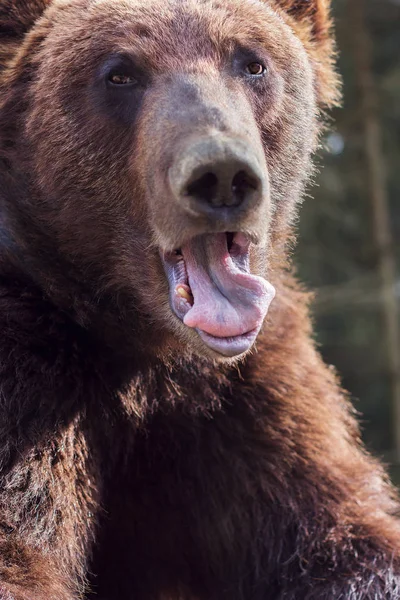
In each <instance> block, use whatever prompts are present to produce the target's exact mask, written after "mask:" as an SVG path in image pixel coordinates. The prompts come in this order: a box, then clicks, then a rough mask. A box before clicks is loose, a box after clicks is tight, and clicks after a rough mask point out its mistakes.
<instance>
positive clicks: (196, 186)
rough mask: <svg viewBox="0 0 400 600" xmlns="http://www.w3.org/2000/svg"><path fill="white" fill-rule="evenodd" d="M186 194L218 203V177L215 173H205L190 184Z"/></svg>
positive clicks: (204, 200)
mask: <svg viewBox="0 0 400 600" xmlns="http://www.w3.org/2000/svg"><path fill="white" fill-rule="evenodd" d="M186 195H187V196H192V197H193V198H196V200H200V201H202V202H209V203H210V204H216V202H217V198H218V177H217V176H216V175H215V173H211V172H208V173H205V174H204V175H202V176H201V177H199V178H198V179H196V181H193V182H192V183H190V184H189V185H188V187H187V191H186Z"/></svg>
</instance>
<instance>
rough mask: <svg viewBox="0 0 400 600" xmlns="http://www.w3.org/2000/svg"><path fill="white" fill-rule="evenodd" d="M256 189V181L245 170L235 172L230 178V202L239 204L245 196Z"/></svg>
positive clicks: (234, 204)
mask: <svg viewBox="0 0 400 600" xmlns="http://www.w3.org/2000/svg"><path fill="white" fill-rule="evenodd" d="M257 189H258V182H257V181H256V179H255V178H254V177H251V176H250V175H249V174H248V173H246V172H245V171H239V172H238V173H236V175H235V176H234V178H233V180H232V204H233V206H239V205H240V204H242V202H243V201H244V200H245V198H246V196H247V195H248V194H249V193H251V192H254V191H256V190H257Z"/></svg>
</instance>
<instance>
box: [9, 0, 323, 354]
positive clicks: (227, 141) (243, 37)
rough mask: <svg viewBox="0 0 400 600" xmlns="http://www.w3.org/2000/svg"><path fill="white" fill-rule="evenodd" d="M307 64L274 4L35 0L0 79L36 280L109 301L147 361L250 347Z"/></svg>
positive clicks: (287, 198) (288, 213) (307, 110)
mask: <svg viewBox="0 0 400 600" xmlns="http://www.w3.org/2000/svg"><path fill="white" fill-rule="evenodd" d="M40 8H41V10H40V13H42V8H43V7H42V6H41V7H40ZM285 15H286V13H285ZM314 67H315V65H313V59H312V56H311V55H310V53H309V52H308V51H307V48H306V45H305V44H304V43H302V42H301V41H300V39H299V37H298V36H297V35H295V33H294V31H293V28H292V27H291V24H290V23H289V22H288V21H287V20H286V19H285V18H283V13H282V12H280V11H279V7H278V5H276V4H275V3H274V4H272V3H271V4H270V3H261V2H254V1H252V0H245V1H243V0H230V1H229V2H214V1H212V0H204V1H202V2H198V1H195V0H185V2H170V3H167V4H166V5H165V6H163V7H162V9H161V10H160V4H159V2H157V1H156V0H151V1H148V0H146V2H144V0H142V1H136V0H135V1H134V0H132V1H129V2H126V1H124V2H122V1H115V0H112V1H111V0H101V1H90V2H89V1H87V0H85V1H83V0H74V1H73V2H68V1H65V0H59V1H55V2H52V3H50V4H49V6H48V7H47V8H46V10H44V12H43V14H41V17H40V18H39V19H37V20H35V23H34V24H33V26H32V27H31V29H30V32H29V35H28V36H27V37H26V38H25V40H24V43H23V45H22V47H21V48H20V50H19V52H17V53H16V55H15V56H14V57H13V59H12V60H11V62H10V63H9V65H8V68H6V69H5V71H4V73H3V75H2V87H3V89H4V91H5V98H4V101H3V105H2V108H1V113H2V119H1V130H0V135H1V140H2V144H1V146H2V151H1V152H2V156H3V157H4V161H6V163H7V172H8V175H7V177H8V180H7V187H8V189H13V188H15V187H16V182H18V186H19V188H18V189H17V190H16V191H14V193H13V194H8V195H9V197H12V198H13V202H12V203H11V202H10V205H9V206H8V210H7V212H8V215H9V220H10V224H11V225H9V226H8V229H9V230H10V231H13V238H14V242H16V245H17V247H18V252H19V253H20V254H21V255H26V254H29V256H30V257H35V258H36V263H35V267H34V268H32V269H31V270H32V271H33V272H34V273H35V276H36V277H37V278H39V279H40V284H41V286H42V287H43V286H44V287H45V288H46V291H47V293H48V294H49V295H50V296H52V297H53V298H54V301H55V302H56V303H60V302H65V297H66V289H65V288H66V287H67V288H68V289H69V290H70V291H69V297H71V295H74V300H73V301H71V300H70V301H69V305H67V306H66V307H65V308H67V309H70V304H71V303H72V302H73V303H76V302H78V303H79V299H80V298H85V302H86V305H90V306H91V308H92V310H96V307H97V306H98V305H99V301H100V300H99V299H107V310H108V312H109V313H110V314H111V315H112V317H115V320H116V321H118V322H119V323H121V322H123V331H124V335H125V336H126V337H129V336H130V335H131V336H133V337H134V338H135V339H137V338H140V339H143V335H135V334H136V333H137V332H138V331H139V330H140V329H141V328H142V329H143V328H144V329H145V330H146V332H147V335H148V336H149V338H151V348H152V352H157V351H159V352H165V348H166V347H169V348H172V349H173V350H174V351H175V352H176V351H178V352H179V353H185V352H193V351H194V352H195V353H197V354H198V355H200V356H207V357H209V358H211V359H213V360H230V359H232V358H236V357H237V356H243V355H244V354H245V353H246V352H248V351H249V350H250V349H251V347H252V345H253V343H254V342H255V339H256V337H257V335H258V333H259V331H260V329H261V327H262V324H263V321H264V318H265V316H266V314H267V311H268V308H269V305H270V302H271V300H272V298H273V296H274V289H273V286H272V285H271V283H270V282H269V279H271V278H272V279H273V278H274V276H275V275H274V273H275V271H276V270H277V269H278V267H279V265H281V263H282V261H283V257H284V248H285V242H286V238H287V236H288V232H289V231H290V225H291V222H292V220H293V216H294V214H295V208H294V207H295V204H296V202H297V201H298V199H299V197H300V195H301V191H302V189H303V186H304V182H305V179H306V178H307V176H308V174H309V173H310V155H311V152H312V150H313V149H314V148H315V145H316V140H317V133H318V118H317V111H318V108H317V104H318V85H319V80H318V77H317V75H318V73H317V71H316V69H315V68H314ZM21 186H23V188H24V189H23V192H22V191H21V189H20V187H21ZM22 197H23V198H22ZM11 204H12V205H11ZM21 204H23V206H21ZM17 205H18V209H17V210H16V206H17ZM21 208H22V210H21ZM21 214H23V218H21V217H20V215H21ZM45 240H47V241H48V246H47V250H46V252H44V251H43V247H45V246H46V242H45ZM44 254H45V257H44ZM31 260H32V258H31ZM61 277H64V280H63V281H61V279H60V278H61ZM61 299H62V300H61ZM82 305H83V301H82ZM80 310H81V311H82V308H80ZM82 320H83V317H82ZM97 327H98V324H97Z"/></svg>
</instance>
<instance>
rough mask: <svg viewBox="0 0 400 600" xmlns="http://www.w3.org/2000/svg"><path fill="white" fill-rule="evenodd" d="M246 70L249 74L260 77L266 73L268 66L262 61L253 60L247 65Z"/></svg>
mask: <svg viewBox="0 0 400 600" xmlns="http://www.w3.org/2000/svg"><path fill="white" fill-rule="evenodd" d="M245 71H246V73H247V74H248V75H252V76H253V77H254V76H256V77H260V75H265V73H266V71H267V68H266V67H265V65H263V64H262V63H259V62H251V63H250V64H248V65H247V67H246V69H245Z"/></svg>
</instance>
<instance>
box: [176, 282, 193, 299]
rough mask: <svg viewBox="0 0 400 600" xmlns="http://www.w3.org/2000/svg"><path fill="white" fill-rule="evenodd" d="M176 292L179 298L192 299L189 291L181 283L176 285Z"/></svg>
mask: <svg viewBox="0 0 400 600" xmlns="http://www.w3.org/2000/svg"><path fill="white" fill-rule="evenodd" d="M176 293H177V294H178V296H180V297H181V298H184V299H185V300H187V301H188V302H190V301H191V300H192V297H191V295H190V293H189V292H188V290H187V289H186V288H184V287H183V286H182V285H178V287H177V288H176Z"/></svg>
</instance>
